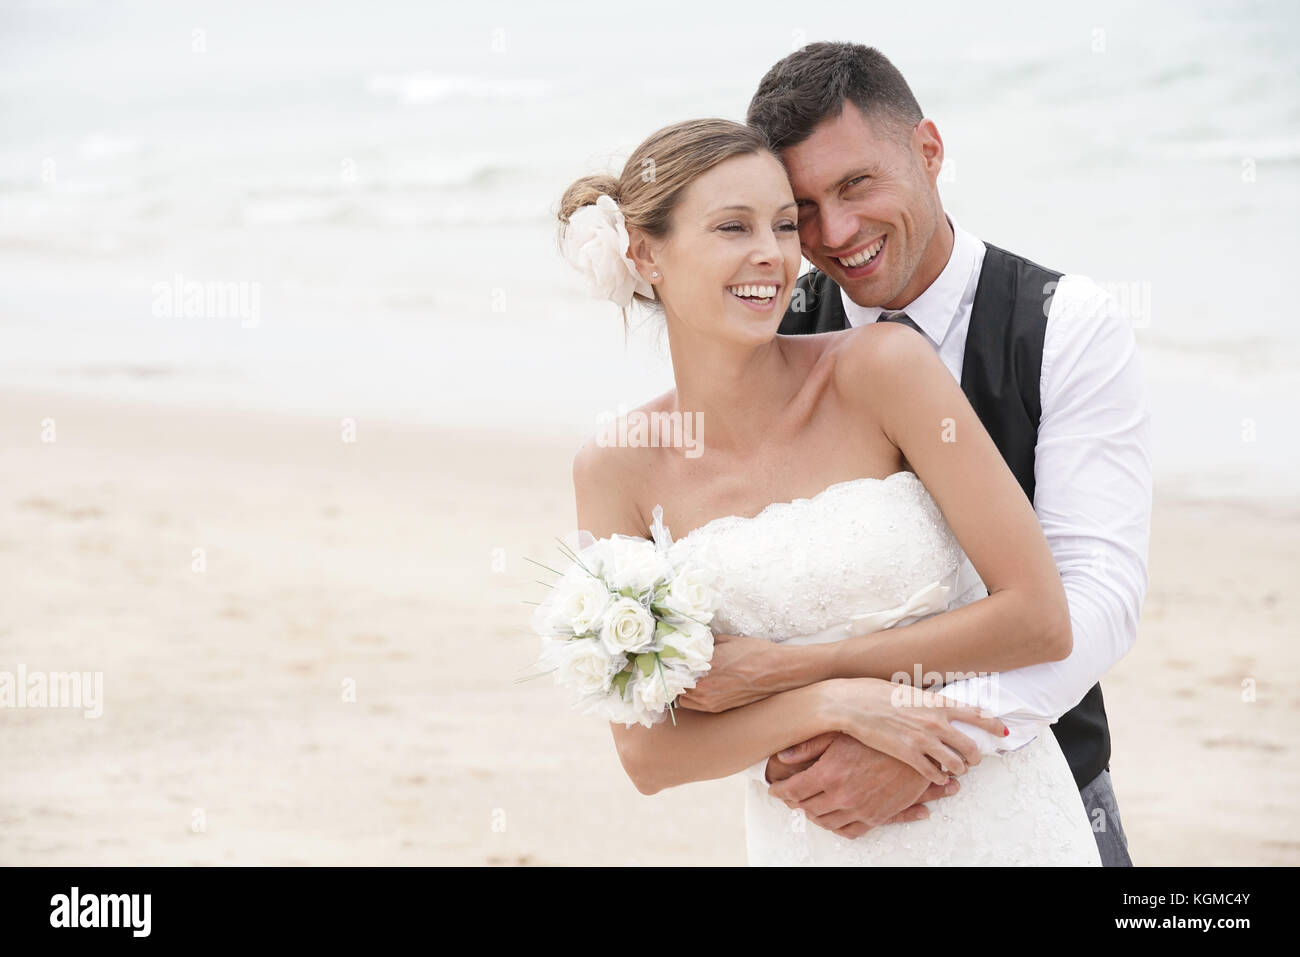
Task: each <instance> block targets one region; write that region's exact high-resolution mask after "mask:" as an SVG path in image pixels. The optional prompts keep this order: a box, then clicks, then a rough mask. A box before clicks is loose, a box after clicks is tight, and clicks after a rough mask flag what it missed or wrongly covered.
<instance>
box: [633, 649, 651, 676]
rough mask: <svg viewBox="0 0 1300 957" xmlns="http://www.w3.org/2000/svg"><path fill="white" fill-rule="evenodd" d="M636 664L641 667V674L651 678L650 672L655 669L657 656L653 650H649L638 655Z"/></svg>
mask: <svg viewBox="0 0 1300 957" xmlns="http://www.w3.org/2000/svg"><path fill="white" fill-rule="evenodd" d="M636 666H637V667H638V668H640V669H641V674H643V675H645V677H647V678H649V677H650V673H651V672H652V671H654V670H655V656H654V653H653V652H650V651H647V652H645V653H644V654H640V655H637V656H636Z"/></svg>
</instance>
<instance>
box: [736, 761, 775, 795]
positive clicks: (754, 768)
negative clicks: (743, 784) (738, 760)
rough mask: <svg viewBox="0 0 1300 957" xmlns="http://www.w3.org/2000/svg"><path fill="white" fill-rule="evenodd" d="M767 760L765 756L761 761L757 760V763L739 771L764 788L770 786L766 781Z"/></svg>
mask: <svg viewBox="0 0 1300 957" xmlns="http://www.w3.org/2000/svg"><path fill="white" fill-rule="evenodd" d="M767 760H768V759H767V758H764V759H763V760H762V761H759V762H758V763H757V764H751V765H750V766H749V767H747V768H745V770H743V771H741V772H740V773H741V774H743V775H744V776H745V777H747V778H749V779H750V780H751V781H757V782H758V783H759V784H761V785H763V787H765V788H766V787H770V785H769V784H768V783H767Z"/></svg>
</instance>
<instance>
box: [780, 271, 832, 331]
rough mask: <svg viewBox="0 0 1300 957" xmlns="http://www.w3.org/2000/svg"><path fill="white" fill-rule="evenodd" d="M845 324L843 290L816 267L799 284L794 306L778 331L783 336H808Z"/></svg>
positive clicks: (791, 296) (795, 289) (801, 278)
mask: <svg viewBox="0 0 1300 957" xmlns="http://www.w3.org/2000/svg"><path fill="white" fill-rule="evenodd" d="M845 325H846V322H845V319H844V304H843V302H842V301H841V299H840V287H839V286H838V285H836V283H835V281H834V280H832V279H831V277H830V276H828V275H826V273H824V272H822V271H821V270H819V269H817V268H816V267H815V266H814V267H811V268H810V269H809V270H808V271H807V272H806V273H804V274H803V275H802V276H800V277H799V278H798V279H797V280H796V281H795V284H794V292H793V293H791V295H790V305H789V306H787V307H786V310H785V316H784V317H782V319H781V326H780V328H779V329H777V332H779V333H780V334H781V335H783V336H791V335H804V334H807V333H811V332H825V331H827V330H830V329H841V328H843V327H844V326H845Z"/></svg>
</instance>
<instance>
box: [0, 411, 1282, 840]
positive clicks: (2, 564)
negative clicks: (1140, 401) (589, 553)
mask: <svg viewBox="0 0 1300 957" xmlns="http://www.w3.org/2000/svg"><path fill="white" fill-rule="evenodd" d="M45 420H53V424H54V429H55V435H56V439H55V441H53V442H47V441H42V429H43V428H45V426H43V423H44V422H45ZM355 429H356V432H355V438H356V440H355V441H352V442H349V441H344V435H343V427H342V423H341V421H340V420H339V419H314V418H304V417H289V416H277V415H270V414H254V413H239V412H234V411H231V410H229V409H198V408H194V409H182V408H179V407H164V406H158V405H146V404H135V403H126V402H108V401H104V400H100V399H90V398H84V397H74V396H65V395H57V394H42V393H36V392H0V509H3V512H2V514H3V515H4V520H3V524H0V581H2V582H3V586H2V590H0V596H2V597H0V670H8V671H10V672H13V671H16V669H17V667H18V666H19V665H20V664H21V665H23V666H24V667H25V668H26V669H27V671H28V672H29V673H30V672H34V671H43V672H66V671H79V672H91V673H96V672H98V673H101V674H102V680H103V703H102V708H103V713H102V715H100V716H99V717H97V718H90V717H86V716H85V715H84V714H83V711H82V710H79V709H76V708H22V709H17V708H0V756H3V760H4V773H3V775H2V776H0V864H19V865H35V864H41V865H109V864H133V865H135V864H146V865H147V864H299V863H300V864H397V865H403V864H412V865H417V864H644V865H667V864H676V865H682V864H729V865H730V864H743V863H744V835H743V821H742V816H741V808H742V785H741V783H740V781H739V780H738V779H727V780H722V781H713V782H705V783H700V784H693V785H689V786H686V787H682V788H676V789H672V790H670V791H666V792H663V793H660V794H657V795H654V796H650V797H647V796H644V795H641V794H639V793H638V792H637V791H636V790H635V789H634V788H633V786H632V785H631V783H630V782H629V781H628V780H627V779H626V777H625V776H624V774H623V771H622V769H621V767H620V766H619V763H618V760H617V757H616V755H615V752H614V749H613V744H612V740H611V738H610V734H609V731H608V729H607V727H606V726H605V725H603V724H602V723H601V722H599V721H598V720H596V719H593V718H588V717H583V716H580V715H577V714H574V713H572V712H571V711H569V710H568V708H567V706H566V704H565V701H564V698H563V695H562V692H561V691H560V690H559V689H557V688H555V687H554V686H552V685H551V684H550V682H549V679H543V680H538V681H531V682H525V683H517V681H516V679H517V678H519V677H520V676H522V675H525V674H527V673H529V671H530V667H529V666H530V664H531V662H532V661H533V659H534V657H535V653H536V642H535V639H534V638H533V636H532V635H531V633H530V632H529V630H528V613H529V611H530V609H529V606H528V605H526V604H525V603H524V602H525V600H528V599H532V600H536V599H537V598H538V597H539V595H540V592H541V589H540V587H539V586H537V585H535V584H533V581H534V579H535V578H536V577H537V576H536V575H535V571H536V569H534V568H533V567H532V566H531V565H529V564H528V562H527V561H525V557H533V558H537V559H541V560H543V561H550V560H552V559H553V558H554V557H555V555H556V547H555V544H554V541H553V538H554V536H556V535H563V534H564V533H565V532H567V531H568V530H569V529H571V527H572V526H573V524H574V517H573V503H572V492H571V488H570V463H571V459H572V453H573V449H574V447H575V445H576V443H575V442H572V441H569V440H568V438H566V437H562V436H561V437H547V436H539V435H535V434H527V435H507V434H502V433H499V432H490V431H480V430H474V429H470V428H465V429H462V430H459V431H450V430H445V429H443V430H439V429H434V428H428V427H418V426H412V425H399V424H395V423H383V422H379V421H371V420H360V421H358V422H356V423H355ZM46 431H47V432H48V429H47V430H46ZM1298 530H1300V512H1298V511H1297V510H1295V509H1290V510H1288V509H1286V508H1283V507H1280V506H1277V505H1274V506H1264V505H1260V504H1250V503H1232V502H1215V503H1206V502H1199V501H1196V500H1194V499H1192V498H1190V497H1188V496H1186V495H1183V494H1180V493H1179V492H1178V491H1177V490H1176V489H1171V488H1166V487H1162V486H1158V488H1157V502H1156V512H1155V516H1154V523H1153V533H1152V553H1151V589H1150V592H1149V594H1148V597H1147V601H1146V605H1145V608H1144V613H1143V620H1142V626H1141V631H1140V635H1139V639H1138V644H1137V648H1136V649H1135V650H1134V651H1133V652H1132V654H1130V655H1129V656H1128V657H1127V658H1126V659H1125V660H1124V661H1122V662H1121V663H1120V664H1119V665H1118V666H1117V667H1116V668H1115V669H1114V671H1113V672H1112V674H1111V675H1110V676H1108V678H1107V679H1106V680H1105V682H1104V687H1105V690H1106V703H1107V707H1108V711H1109V714H1110V719H1111V731H1112V737H1113V740H1114V758H1113V760H1112V765H1111V767H1112V772H1113V775H1114V782H1115V788H1116V792H1117V794H1118V797H1119V802H1120V808H1121V812H1122V814H1123V818H1124V824H1125V828H1126V830H1127V832H1128V836H1129V842H1130V848H1131V851H1132V854H1133V857H1134V860H1135V861H1136V862H1137V863H1139V864H1179V865H1182V864H1295V863H1300V810H1297V806H1296V803H1295V801H1294V799H1293V797H1292V795H1293V794H1294V793H1295V791H1296V790H1297V784H1300V781H1298V780H1297V778H1298V776H1300V769H1298V768H1297V762H1296V761H1295V760H1293V758H1294V757H1295V755H1296V747H1295V745H1294V744H1293V743H1292V741H1291V738H1292V737H1293V736H1294V731H1293V729H1294V728H1295V726H1296V724H1297V718H1298V717H1300V691H1297V690H1296V689H1297V680H1296V679H1297V678H1298V677H1300V674H1297V672H1298V670H1300V669H1298V668H1297V655H1296V653H1295V651H1294V650H1293V648H1294V638H1295V635H1296V628H1295V625H1294V624H1293V623H1294V622H1295V621H1296V620H1297V610H1298V609H1297V598H1296V593H1295V589H1294V586H1293V583H1294V581H1295V580H1296V572H1297V564H1298V563H1297V558H1296V550H1295V546H1294V542H1295V540H1296V537H1297V531H1298ZM196 550H201V551H198V552H196ZM1246 681H1250V682H1253V700H1250V701H1244V700H1243V682H1246Z"/></svg>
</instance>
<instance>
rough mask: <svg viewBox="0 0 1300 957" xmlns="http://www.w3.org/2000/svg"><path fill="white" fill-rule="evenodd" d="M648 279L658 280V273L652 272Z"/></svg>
mask: <svg viewBox="0 0 1300 957" xmlns="http://www.w3.org/2000/svg"><path fill="white" fill-rule="evenodd" d="M650 278H651V279H658V278H659V273H658V272H657V271H656V272H652V273H651V274H650Z"/></svg>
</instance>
